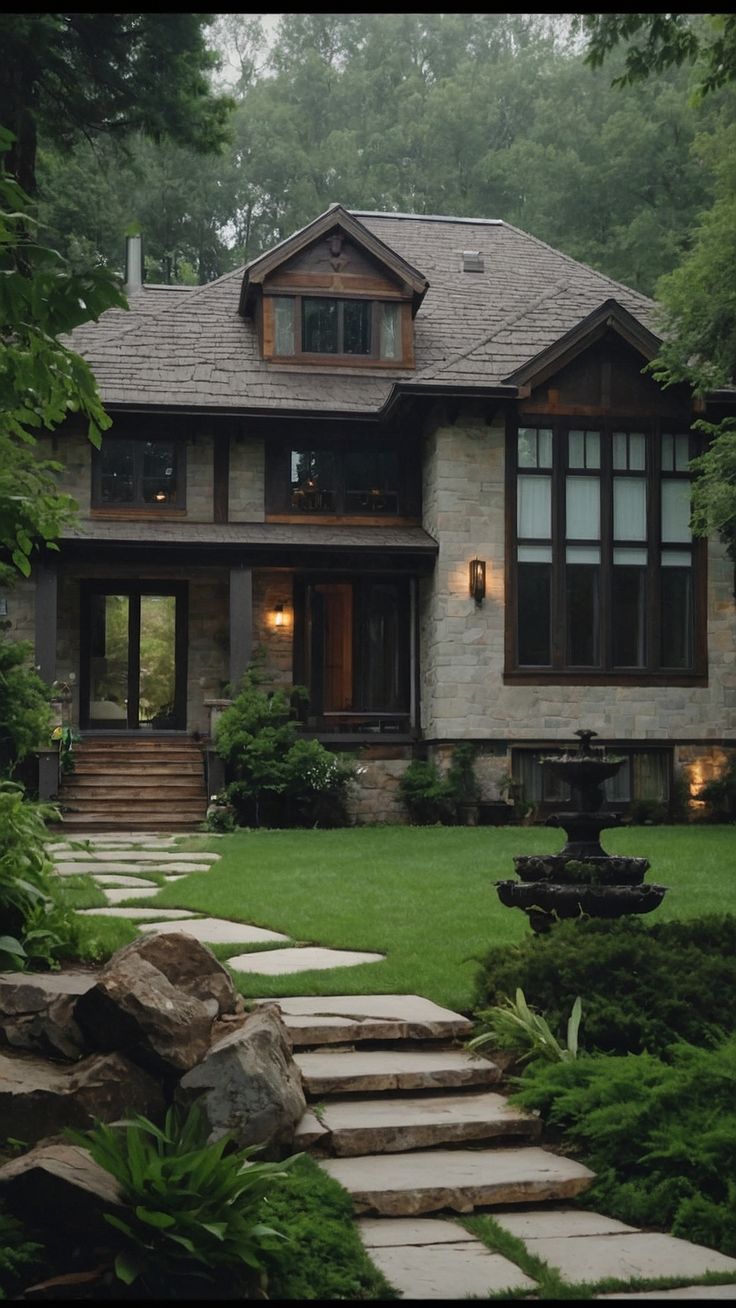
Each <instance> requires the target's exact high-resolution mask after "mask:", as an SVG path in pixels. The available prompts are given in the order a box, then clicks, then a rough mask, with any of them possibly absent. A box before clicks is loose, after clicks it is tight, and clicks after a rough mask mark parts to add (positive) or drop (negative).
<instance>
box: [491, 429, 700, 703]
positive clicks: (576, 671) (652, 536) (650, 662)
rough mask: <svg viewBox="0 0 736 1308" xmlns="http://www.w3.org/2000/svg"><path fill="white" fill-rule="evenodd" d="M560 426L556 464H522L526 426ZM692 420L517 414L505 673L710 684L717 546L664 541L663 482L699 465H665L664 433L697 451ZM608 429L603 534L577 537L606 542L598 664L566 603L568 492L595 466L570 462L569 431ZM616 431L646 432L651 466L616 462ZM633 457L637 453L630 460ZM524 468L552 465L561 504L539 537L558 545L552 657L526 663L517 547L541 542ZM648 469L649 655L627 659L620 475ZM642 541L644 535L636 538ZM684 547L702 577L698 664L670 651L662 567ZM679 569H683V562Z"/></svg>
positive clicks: (554, 548) (536, 679) (603, 453)
mask: <svg viewBox="0 0 736 1308" xmlns="http://www.w3.org/2000/svg"><path fill="white" fill-rule="evenodd" d="M525 427H529V428H537V429H540V428H541V429H551V430H552V433H553V436H552V446H553V456H552V466H551V468H546V469H545V468H539V469H537V468H533V467H530V468H528V469H525V468H521V469H520V468H519V466H518V460H517V453H518V433H519V429H520V428H525ZM687 428H688V424H687V423H684V422H681V423H675V422H673V421H672V419H671V418H669V417H665V418H661V419H659V418H655V419H652V418H647V419H642V420H638V419H634V418H631V417H624V418H616V417H606V418H602V417H592V416H591V417H587V416H582V415H574V414H573V415H560V414H539V413H531V414H528V415H526V414H524V413H523V412H522V413H520V414H518V415H512V416H510V418H509V422H508V425H507V444H506V451H507V453H506V504H507V519H506V594H507V598H508V602H507V608H506V666H505V673H504V680H505V681H507V682H517V683H520V684H524V683H526V684H554V683H557V684H567V683H574V684H579V685H585V684H608V685H626V684H630V685H648V684H662V685H706V684H707V644H706V611H705V598H704V597H705V595H706V594H707V551H706V542H705V541H703V540H697V539H693V540H692V541H691V542H688V543H684V542H683V543H682V544H681V545H679V546H678V545H677V544H676V543H666V542H665V543H663V542H662V541H661V500H660V497H661V489H660V488H661V485H662V482H663V481H664V480H669V479H677V480H681V481H687V482H688V483H689V482H690V481H691V480H692V477H691V474H690V472H689V471H686V470H681V469H672V470H667V469H662V468H661V466H660V449H661V437H662V435H664V434H669V433H675V434H678V435H685V434H687V435H688V436H689V441H690V457H691V458H692V457H694V456H695V455H696V454H697V453H698V445H697V438H696V437H695V436H694V435H693V433H692V432H691V431H688V430H687ZM579 430H588V431H599V432H600V433H601V441H600V468H599V469H598V470H597V471H598V475H599V476H600V481H601V485H602V487H603V494H602V495H601V523H600V541H599V542H598V541H593V540H589V541H585V540H582V539H581V540H579V541H578V540H577V539H576V540H575V541H574V542H573V543H574V544H575V545H580V546H582V547H585V546H586V545H588V546H591V547H592V546H594V545H597V544H599V545H600V550H601V555H600V560H601V561H600V564H599V578H600V610H601V611H600V630H599V639H600V661H599V664H598V665H597V666H589V665H583V664H580V665H574V664H572V663H570V662H568V661H567V652H566V620H567V613H566V604H565V590H564V588H565V566H566V565H565V554H566V546H567V545H569V544H570V541H568V540H566V539H565V535H564V522H565V493H566V478H567V477H570V476H572V477H575V476H589V475H591V473H592V472H593V471H594V470H593V469H591V468H589V467H580V468H570V467H569V463H568V459H569V444H568V441H567V435H568V433H569V432H570V431H579ZM614 432H628V433H629V434H632V433H642V434H643V435H644V437H645V449H646V466H645V471H644V472H642V471H641V470H640V469H636V468H631V467H629V466H627V467H626V468H625V469H620V468H614V467H613V442H612V437H613V433H614ZM627 465H628V460H627ZM519 471H521V472H522V474H523V473H524V472H525V471H526V472H529V473H531V474H532V475H536V474H537V473H539V475H545V476H548V477H549V478H550V482H551V490H550V498H551V504H552V524H551V535H550V537H549V538H541V537H540V538H539V540H538V541H537V542H536V543H537V544H540V545H543V544H545V543H547V540H548V542H549V545H550V548H551V555H552V558H551V563H550V565H549V566H550V568H551V582H550V605H551V616H550V645H551V650H550V661H549V663H547V664H531V663H528V664H524V663H521V662H520V659H519V633H518V617H519V613H518V597H519V570H518V569H519V564H518V559H517V550H518V548H519V545H520V544H521V545H524V544H527V545H528V544H531V543H532V539H531V538H520V537H519V536H518V533H517V484H518V474H519ZM614 476H615V477H623V478H627V477H642V476H644V477H645V478H646V510H647V530H646V540H645V541H643V542H642V543H641V548H642V549H643V548H646V549H647V563H646V565H641V566H642V571H643V572H644V573H645V579H644V585H645V587H646V590H645V601H644V607H645V622H646V631H645V647H646V648H645V660H644V662H643V663H642V664H641V665H640V666H625V665H619V666H617V665H616V664H615V663H614V660H613V551H614V547H615V548H616V549H620V548H623V547H622V545H621V543H620V542H619V543H616V542H614V539H613V477H614ZM630 544H631V546H632V548H633V547H634V546H635V545H636V542H630ZM678 549H679V550H685V549H687V550H689V551H691V559H692V563H691V567H690V569H689V572H690V576H691V578H692V591H691V602H692V622H691V631H690V644H691V664H690V666H689V667H688V668H671V667H667V666H666V664H664V663H663V662H662V660H661V658H660V648H661V623H660V606H661V590H662V584H663V580H662V574H663V572H664V571H665V568H664V567H663V566H662V563H661V558H662V556H663V555H666V554H667V553H668V552H669V553H670V555H672V553H673V552H677V551H678ZM673 571H674V569H673Z"/></svg>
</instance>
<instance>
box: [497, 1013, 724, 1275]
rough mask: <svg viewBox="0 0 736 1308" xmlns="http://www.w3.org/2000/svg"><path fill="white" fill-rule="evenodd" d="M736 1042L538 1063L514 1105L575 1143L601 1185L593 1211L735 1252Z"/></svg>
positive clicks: (594, 1191) (589, 1194)
mask: <svg viewBox="0 0 736 1308" xmlns="http://www.w3.org/2000/svg"><path fill="white" fill-rule="evenodd" d="M735 1079H736V1037H734V1036H732V1037H730V1038H729V1039H728V1040H727V1041H725V1042H724V1043H723V1044H721V1045H720V1046H719V1047H718V1048H715V1049H698V1048H696V1047H695V1046H693V1045H688V1044H678V1045H675V1046H674V1047H673V1048H672V1049H671V1051H670V1060H669V1061H668V1062H664V1061H662V1060H661V1059H659V1058H655V1057H654V1056H652V1055H651V1054H638V1055H631V1056H629V1057H626V1058H615V1057H610V1056H606V1055H602V1054H596V1055H593V1056H592V1057H590V1056H589V1057H583V1058H578V1059H577V1060H575V1061H570V1062H564V1063H543V1062H536V1063H534V1064H532V1065H530V1066H529V1067H528V1068H527V1069H526V1071H525V1072H524V1074H523V1077H522V1078H521V1084H522V1088H521V1090H520V1091H519V1092H518V1093H517V1094H515V1095H514V1096H513V1099H514V1101H515V1102H517V1103H519V1104H521V1105H523V1106H524V1107H525V1108H528V1109H537V1110H539V1111H540V1112H541V1113H542V1115H543V1116H544V1117H545V1119H546V1120H547V1122H548V1123H549V1125H550V1126H553V1127H557V1128H559V1129H560V1130H561V1131H562V1132H563V1136H564V1140H565V1142H566V1143H567V1144H569V1145H574V1146H576V1147H577V1148H578V1149H579V1150H580V1151H581V1153H582V1156H583V1158H584V1159H585V1162H586V1164H587V1165H588V1166H590V1167H591V1168H592V1169H593V1170H594V1171H595V1172H596V1180H595V1182H594V1184H593V1186H592V1188H591V1189H590V1190H587V1191H586V1194H585V1203H586V1206H592V1207H594V1208H597V1209H601V1210H602V1211H604V1212H607V1213H609V1214H610V1215H611V1216H614V1217H618V1218H620V1219H621V1220H622V1221H625V1222H630V1223H632V1224H633V1225H635V1226H658V1227H662V1226H669V1227H671V1229H672V1230H673V1232H674V1234H676V1235H679V1236H682V1237H683V1238H684V1239H688V1240H693V1241H695V1242H702V1243H705V1244H709V1245H712V1246H714V1247H715V1248H717V1249H721V1250H722V1251H723V1252H724V1253H729V1254H734V1253H736V1182H735V1181H734V1179H733V1178H734V1175H735V1173H736V1104H735V1103H734V1095H733V1086H734V1080H735Z"/></svg>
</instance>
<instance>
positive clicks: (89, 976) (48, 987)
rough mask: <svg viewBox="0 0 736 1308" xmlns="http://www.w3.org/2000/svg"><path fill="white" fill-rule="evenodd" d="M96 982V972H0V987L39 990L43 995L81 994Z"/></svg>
mask: <svg viewBox="0 0 736 1308" xmlns="http://www.w3.org/2000/svg"><path fill="white" fill-rule="evenodd" d="M96 982H97V972H96V971H94V972H0V988H1V987H2V986H4V985H8V986H11V987H12V988H13V989H14V990H16V989H20V988H21V987H22V988H23V989H25V988H26V987H28V989H29V990H40V991H42V992H43V994H44V995H49V996H52V997H55V996H56V995H83V994H84V993H85V991H87V990H91V988H92V986H93V985H95V984H96Z"/></svg>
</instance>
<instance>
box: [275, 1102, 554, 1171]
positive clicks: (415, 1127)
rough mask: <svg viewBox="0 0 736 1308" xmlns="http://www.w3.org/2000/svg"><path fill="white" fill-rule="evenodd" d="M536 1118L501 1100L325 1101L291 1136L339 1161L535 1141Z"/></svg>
mask: <svg viewBox="0 0 736 1308" xmlns="http://www.w3.org/2000/svg"><path fill="white" fill-rule="evenodd" d="M540 1132H541V1123H540V1120H539V1118H538V1117H534V1116H532V1114H530V1113H525V1112H522V1111H521V1110H520V1109H516V1108H512V1107H511V1105H510V1104H509V1103H508V1101H507V1100H506V1099H505V1097H504V1096H503V1095H499V1094H495V1093H494V1092H492V1091H486V1092H484V1093H482V1094H475V1093H473V1092H470V1091H460V1090H458V1091H455V1093H454V1094H453V1095H435V1094H424V1095H422V1096H421V1097H416V1096H401V1097H398V1096H393V1097H386V1098H382V1099H363V1098H351V1099H330V1100H329V1101H328V1102H327V1103H326V1104H324V1105H323V1106H322V1109H321V1112H320V1116H319V1119H318V1118H317V1117H316V1116H315V1114H314V1113H312V1112H307V1113H305V1115H304V1117H303V1118H302V1121H301V1122H300V1123H299V1126H298V1127H297V1132H296V1140H295V1143H296V1144H297V1145H298V1146H299V1147H300V1148H307V1147H309V1146H310V1145H317V1146H318V1147H319V1149H320V1152H322V1151H326V1152H328V1153H332V1154H335V1155H337V1157H339V1158H346V1157H354V1156H355V1155H360V1154H368V1153H382V1154H385V1153H400V1152H403V1151H406V1150H408V1149H424V1148H429V1147H432V1146H436V1145H442V1144H467V1143H468V1142H469V1141H471V1140H473V1141H487V1140H491V1139H493V1138H496V1137H499V1136H500V1137H505V1136H517V1137H518V1136H523V1137H525V1138H527V1139H531V1138H533V1137H536V1136H538V1135H539V1134H540Z"/></svg>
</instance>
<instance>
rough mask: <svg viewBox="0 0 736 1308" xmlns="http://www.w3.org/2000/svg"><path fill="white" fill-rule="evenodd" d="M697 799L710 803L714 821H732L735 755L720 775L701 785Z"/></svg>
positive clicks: (735, 790)
mask: <svg viewBox="0 0 736 1308" xmlns="http://www.w3.org/2000/svg"><path fill="white" fill-rule="evenodd" d="M698 799H704V800H706V802H707V803H708V804H710V806H711V809H712V813H713V817H714V818H715V820H716V821H720V822H724V821H726V822H733V820H734V818H736V755H734V757H733V758H732V759H731V760H730V762H729V764H728V767H727V768H726V769H725V771H724V772H722V773H721V775H720V777H714V779H713V780H712V781H708V782H707V783H706V784H705V785H704V786H703V788H702V790H701V791H700V793H699V795H698Z"/></svg>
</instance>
